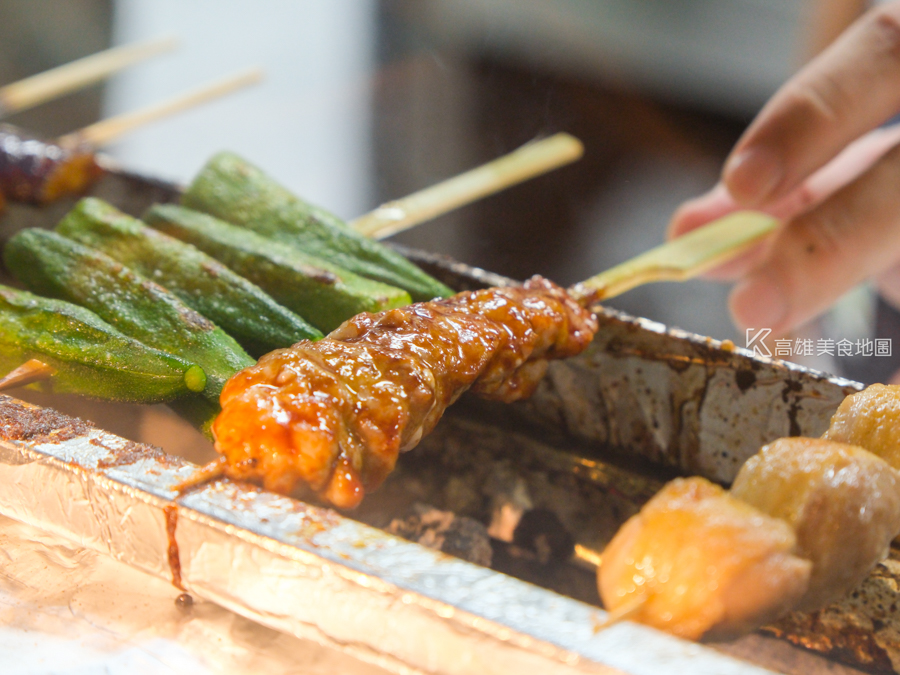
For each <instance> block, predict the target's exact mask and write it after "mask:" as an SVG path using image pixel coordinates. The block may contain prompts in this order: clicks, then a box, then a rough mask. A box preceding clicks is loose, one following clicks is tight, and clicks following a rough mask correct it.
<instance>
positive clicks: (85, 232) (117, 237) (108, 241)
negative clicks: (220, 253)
mask: <svg viewBox="0 0 900 675" xmlns="http://www.w3.org/2000/svg"><path fill="white" fill-rule="evenodd" d="M56 231H57V232H58V233H59V234H61V235H63V236H65V237H68V238H69V239H73V240H75V241H77V242H79V243H81V244H84V245H85V246H90V247H92V248H95V249H97V250H98V251H103V252H104V253H106V254H107V255H108V256H110V257H111V258H114V259H115V260H118V261H119V262H121V263H123V264H124V265H127V266H128V267H130V268H131V269H133V270H134V271H135V272H137V273H139V274H143V275H144V276H145V277H147V278H149V279H152V280H153V281H155V282H157V283H159V284H160V285H161V286H164V287H165V288H166V289H168V290H169V291H171V292H172V293H174V294H175V295H177V296H178V297H179V298H180V299H181V300H182V301H183V302H184V303H185V304H186V305H188V307H191V308H192V309H195V310H197V311H198V312H200V314H202V315H203V316H205V317H206V318H208V319H210V320H211V321H212V322H213V323H215V324H216V325H217V326H219V328H221V329H222V330H224V331H225V332H226V333H228V334H229V335H231V337H233V338H234V339H235V340H237V341H238V342H239V343H240V344H241V346H242V347H243V348H244V349H246V350H247V352H248V353H249V354H250V355H251V356H253V357H256V358H258V357H260V356H262V355H263V354H266V353H268V352H270V351H272V350H273V349H278V348H281V347H290V346H291V345H292V344H294V343H295V342H299V341H300V340H318V339H319V338H321V337H322V333H321V332H320V331H319V330H317V329H316V328H313V327H312V326H311V325H310V324H308V323H307V322H306V321H305V320H303V319H302V318H301V317H299V316H298V315H297V314H295V313H294V312H292V311H290V310H289V309H287V308H286V307H283V306H282V305H279V304H278V303H277V302H275V300H273V299H272V297H271V296H269V295H267V294H266V293H265V292H264V291H263V290H262V289H261V288H259V286H256V285H255V284H253V283H251V282H250V281H248V280H247V279H245V278H244V277H242V276H240V275H238V274H235V273H234V272H232V271H231V270H230V269H229V268H228V267H226V266H225V265H223V264H222V263H220V262H219V261H218V260H216V259H215V258H212V257H211V256H209V255H207V254H206V253H204V252H203V251H201V250H199V249H198V248H196V247H194V246H192V245H190V244H188V243H185V242H183V241H180V240H178V239H175V238H174V237H170V236H168V235H166V234H163V233H162V232H160V231H158V230H155V229H153V228H150V227H147V226H146V225H144V223H142V222H141V221H139V220H137V219H135V218H132V217H131V216H129V215H126V214H124V213H122V212H121V211H119V210H118V209H117V208H115V207H114V206H112V205H110V204H107V203H106V202H104V201H102V200H100V199H96V198H94V197H87V198H85V199H82V200H81V201H79V202H78V203H77V204H76V205H75V208H73V209H72V210H71V211H70V212H69V213H68V214H67V215H66V217H65V218H63V219H62V221H61V222H60V223H59V225H57V226H56Z"/></svg>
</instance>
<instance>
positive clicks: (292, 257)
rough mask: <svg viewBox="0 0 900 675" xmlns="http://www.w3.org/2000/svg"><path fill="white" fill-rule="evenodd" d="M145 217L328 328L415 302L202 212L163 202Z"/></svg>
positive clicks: (313, 321) (374, 282) (386, 288)
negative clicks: (362, 314)
mask: <svg viewBox="0 0 900 675" xmlns="http://www.w3.org/2000/svg"><path fill="white" fill-rule="evenodd" d="M143 219H144V222H146V223H147V225H149V226H150V227H153V228H156V229H158V230H161V231H162V232H164V233H166V234H168V235H171V236H173V237H176V238H177V239H181V240H182V241H186V242H188V243H190V244H193V245H194V246H196V247H197V248H199V249H200V250H202V251H205V252H206V253H208V254H209V255H211V256H212V257H214V258H216V259H218V260H219V261H220V262H222V263H224V264H225V265H227V266H228V267H230V268H231V269H232V270H233V271H235V272H237V273H238V274H240V275H241V276H243V277H245V278H247V279H249V280H250V281H251V282H253V283H254V284H256V285H257V286H259V287H261V288H262V289H263V290H264V291H266V293H268V294H269V295H271V296H272V297H273V298H275V300H276V301H277V302H279V303H281V304H282V305H284V306H285V307H287V308H288V309H291V310H293V311H295V312H297V313H298V314H300V315H301V316H303V317H304V318H305V319H306V320H307V321H309V322H310V323H311V324H313V325H314V326H315V327H316V328H318V329H319V330H321V331H323V332H325V333H327V332H330V331H332V330H334V329H335V328H337V327H338V326H339V325H340V324H341V323H343V322H344V321H346V320H347V319H349V318H350V317H352V316H355V315H357V314H359V313H360V312H380V311H382V310H385V309H390V308H392V307H401V306H403V305H408V304H409V303H410V302H411V300H410V297H409V294H408V293H407V292H406V291H404V290H401V289H399V288H395V287H393V286H388V285H386V284H382V283H379V282H377V281H372V280H371V279H364V278H363V277H360V276H357V275H356V274H353V273H352V272H349V271H347V270H345V269H341V268H340V267H338V266H337V265H335V264H333V263H331V262H328V261H325V260H321V259H319V258H314V257H312V256H308V255H306V254H304V253H302V252H300V251H298V250H296V249H294V248H292V247H290V246H285V245H284V244H282V243H280V242H275V241H272V240H271V239H267V238H265V237H263V236H260V235H258V234H256V233H255V232H252V231H251V230H248V229H245V228H243V227H238V226H237V225H231V224H229V223H226V222H224V221H222V220H219V219H218V218H214V217H213V216H210V215H207V214H205V213H200V212H199V211H192V210H190V209H186V208H184V207H181V206H176V205H174V204H160V205H156V206H153V207H151V208H150V209H149V210H148V211H147V213H145V214H144V216H143ZM285 346H286V345H285Z"/></svg>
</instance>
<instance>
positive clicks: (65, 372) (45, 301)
mask: <svg viewBox="0 0 900 675" xmlns="http://www.w3.org/2000/svg"><path fill="white" fill-rule="evenodd" d="M29 359H37V360H38V361H40V362H41V363H44V364H46V365H48V366H50V368H52V369H53V371H54V372H53V375H52V376H51V377H50V378H49V379H48V380H47V381H45V382H42V383H40V385H38V386H39V387H40V388H42V389H45V390H48V391H51V392H54V393H60V394H82V395H84V396H90V397H92V398H99V399H105V400H109V401H126V402H129V403H156V402H159V401H170V400H172V399H174V398H177V397H179V396H182V395H184V394H190V393H192V392H198V391H202V390H203V388H204V387H205V386H206V375H205V374H204V372H203V369H202V368H201V367H200V366H198V365H196V364H193V363H190V362H188V361H185V360H184V359H182V358H179V357H177V356H173V355H172V354H169V353H167V352H164V351H161V350H159V349H153V348H152V347H148V346H146V345H144V344H143V343H141V342H138V341H137V340H135V339H133V338H130V337H128V336H126V335H123V334H122V333H120V332H119V331H117V330H116V329H115V328H113V327H112V326H110V325H109V324H108V323H106V322H105V321H103V320H102V319H101V318H100V317H98V316H97V315H96V314H94V313H93V312H91V311H89V310H87V309H85V308H83V307H78V306H77V305H73V304H71V303H68V302H64V301H62V300H54V299H50V298H42V297H40V296H37V295H34V294H32V293H29V292H28V291H21V290H17V289H14V288H9V287H8V286H0V371H2V372H4V373H5V372H8V371H10V370H12V369H14V368H17V367H18V366H20V365H22V364H23V363H25V362H26V361H28V360H29Z"/></svg>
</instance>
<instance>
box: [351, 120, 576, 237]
mask: <svg viewBox="0 0 900 675" xmlns="http://www.w3.org/2000/svg"><path fill="white" fill-rule="evenodd" d="M583 153H584V146H583V145H582V144H581V141H579V140H578V139H577V138H575V137H574V136H570V135H569V134H565V133H559V134H555V135H553V136H551V137H549V138H545V139H543V140H540V141H534V142H532V143H528V144H526V145H523V146H522V147H521V148H519V149H518V150H514V151H513V152H511V153H509V154H508V155H504V156H503V157H500V158H498V159H495V160H493V161H491V162H488V163H487V164H484V165H482V166H479V167H477V168H475V169H472V170H471V171H467V172H465V173H462V174H460V175H458V176H454V177H453V178H450V179H448V180H445V181H443V182H441V183H438V184H437V185H432V186H430V187H427V188H425V189H424V190H420V191H419V192H415V193H413V194H411V195H409V196H408V197H404V198H403V199H398V200H396V201H391V202H387V203H386V204H382V205H381V206H379V207H378V208H377V209H375V210H374V211H371V212H370V213H367V214H365V215H363V216H360V217H359V218H356V219H355V220H352V221H350V223H349V225H350V227H352V228H353V229H354V230H356V231H357V232H359V233H360V234H362V235H364V236H366V237H370V238H372V239H384V238H385V237H389V236H391V235H392V234H396V233H397V232H401V231H403V230H406V229H409V228H410V227H413V226H414V225H418V224H419V223H422V222H424V221H426V220H430V219H431V218H434V217H436V216H439V215H441V214H443V213H446V212H448V211H452V210H453V209H455V208H458V207H460V206H463V205H465V204H469V203H471V202H474V201H476V200H478V199H481V198H482V197H485V196H487V195H490V194H493V193H495V192H499V191H500V190H503V189H505V188H507V187H510V186H512V185H516V184H517V183H521V182H523V181H526V180H528V179H529V178H534V177H535V176H539V175H541V174H543V173H546V172H548V171H551V170H552V169H556V168H559V167H561V166H565V165H566V164H569V163H571V162H574V161H575V160H577V159H579V158H580V157H581V155H582V154H583Z"/></svg>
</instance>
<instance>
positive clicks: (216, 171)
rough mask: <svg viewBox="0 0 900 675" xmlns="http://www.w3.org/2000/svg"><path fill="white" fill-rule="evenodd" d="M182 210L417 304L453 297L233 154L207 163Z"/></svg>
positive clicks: (391, 253) (383, 248) (399, 258)
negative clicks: (262, 238) (323, 261)
mask: <svg viewBox="0 0 900 675" xmlns="http://www.w3.org/2000/svg"><path fill="white" fill-rule="evenodd" d="M182 204H184V205H185V206H187V207H189V208H192V209H196V210H198V211H203V212H205V213H209V214H211V215H213V216H216V217H217V218H221V219H222V220H226V221H228V222H230V223H234V224H235V225H241V226H243V227H247V228H249V229H252V230H254V231H255V232H257V233H258V234H261V235H263V236H265V237H267V238H269V239H273V240H276V241H278V242H279V243H281V244H283V245H286V246H291V247H294V248H297V249H299V250H300V251H303V252H304V253H306V254H308V255H312V256H316V257H318V258H324V259H326V260H328V261H330V262H332V263H334V264H335V265H340V266H341V267H343V268H344V269H348V270H350V271H351V272H354V273H356V274H359V275H360V276H363V277H367V278H369V279H375V280H377V281H381V282H383V283H385V284H390V285H392V286H397V287H399V288H402V289H404V290H406V291H408V292H409V294H410V295H411V296H412V297H413V299H415V300H431V299H433V298H435V297H438V296H441V297H447V296H450V295H452V294H453V291H452V290H450V289H449V288H448V287H447V286H445V285H444V284H442V283H440V282H439V281H437V280H436V279H433V278H432V277H430V276H428V275H427V274H425V272H423V271H422V270H420V269H419V268H418V267H416V266H415V265H413V264H412V263H411V262H409V261H408V260H407V259H406V258H404V257H403V256H401V255H400V254H399V253H396V252H394V251H392V250H391V249H389V248H388V247H386V246H384V245H383V244H379V243H378V242H376V241H372V240H371V239H366V238H365V237H363V236H361V235H360V234H358V233H356V232H354V231H353V230H352V229H350V228H349V227H347V225H346V224H345V223H344V222H343V221H342V220H341V219H340V218H338V217H337V216H335V215H333V214H331V213H329V212H327V211H325V210H323V209H320V208H318V207H316V206H313V205H311V204H308V203H306V202H304V201H303V200H302V199H300V198H299V197H297V196H295V195H294V194H292V193H291V192H290V191H289V190H287V189H286V188H284V187H282V186H281V185H279V184H278V183H276V182H275V181H274V180H272V179H271V178H270V177H269V176H267V175H266V174H264V173H263V172H262V171H260V170H259V169H257V168H256V167H254V166H253V165H251V164H249V163H248V162H246V161H244V160H243V159H241V158H240V157H238V156H237V155H234V154H232V153H228V152H222V153H219V154H217V155H216V156H215V157H213V158H212V159H211V160H210V161H209V163H207V165H206V166H205V167H204V168H203V169H202V170H201V171H200V173H199V174H198V175H197V177H196V178H195V179H194V181H193V183H191V185H190V187H189V188H188V189H187V191H186V192H185V193H184V196H183V197H182ZM307 318H309V317H307Z"/></svg>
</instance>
